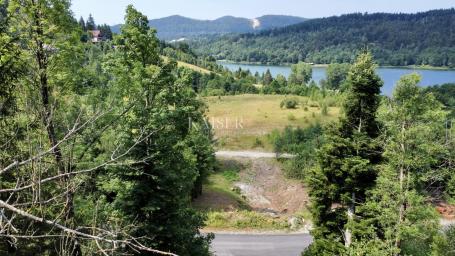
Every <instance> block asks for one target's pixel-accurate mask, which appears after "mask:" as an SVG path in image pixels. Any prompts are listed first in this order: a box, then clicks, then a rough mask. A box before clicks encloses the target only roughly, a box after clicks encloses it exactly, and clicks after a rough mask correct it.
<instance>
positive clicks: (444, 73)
mask: <svg viewBox="0 0 455 256" xmlns="http://www.w3.org/2000/svg"><path fill="white" fill-rule="evenodd" d="M218 64H220V65H222V66H224V67H226V68H228V69H229V70H231V71H236V70H238V69H239V68H242V69H244V70H246V69H249V70H250V71H251V73H252V74H254V73H256V72H259V74H262V73H265V72H266V71H267V69H270V73H272V75H273V76H274V77H276V76H277V75H278V74H281V75H284V76H285V77H286V78H287V77H289V75H290V74H291V67H290V66H268V65H253V64H240V63H230V62H222V61H219V62H218ZM377 72H378V74H379V76H380V77H381V79H382V80H383V81H384V86H383V87H382V93H383V94H385V95H391V94H392V91H393V87H394V86H395V84H396V82H397V81H398V80H399V79H400V77H401V76H403V75H406V74H410V73H413V72H417V73H419V74H420V75H421V76H422V81H421V82H420V85H421V86H430V85H436V84H444V83H455V70H430V69H411V68H396V67H393V68H384V67H380V68H378V70H377ZM325 77H326V67H313V80H314V81H316V82H317V83H319V81H321V80H322V79H325Z"/></svg>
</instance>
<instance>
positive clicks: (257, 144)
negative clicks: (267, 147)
mask: <svg viewBox="0 0 455 256" xmlns="http://www.w3.org/2000/svg"><path fill="white" fill-rule="evenodd" d="M263 146H264V143H262V140H261V139H259V138H256V139H255V140H254V145H253V148H260V147H263Z"/></svg>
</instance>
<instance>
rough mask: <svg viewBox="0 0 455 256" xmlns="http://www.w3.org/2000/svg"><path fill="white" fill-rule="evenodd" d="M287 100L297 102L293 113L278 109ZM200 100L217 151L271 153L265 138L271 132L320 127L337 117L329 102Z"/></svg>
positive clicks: (243, 97)
mask: <svg viewBox="0 0 455 256" xmlns="http://www.w3.org/2000/svg"><path fill="white" fill-rule="evenodd" d="M288 98H292V99H296V100H297V101H298V102H299V105H298V106H297V108H296V109H286V108H280V103H281V102H282V101H283V100H285V99H288ZM204 99H205V102H206V103H207V105H208V107H209V110H208V113H207V115H208V121H209V122H210V123H211V124H212V127H213V129H214V133H215V137H216V138H217V140H218V145H217V147H218V149H228V150H248V149H259V150H271V149H272V148H273V146H272V144H271V142H270V140H269V139H268V138H267V134H269V133H270V132H272V131H273V130H282V129H284V128H285V127H286V126H295V127H297V126H299V127H302V128H304V127H308V126H310V125H312V124H316V123H322V124H323V123H327V122H331V121H334V120H336V119H337V118H338V116H339V114H340V109H339V107H337V106H334V103H332V102H330V104H328V103H327V102H329V101H331V99H330V98H326V99H324V100H321V102H318V101H314V100H311V99H310V98H309V97H301V96H286V95H260V94H245V95H235V96H221V97H205V98H204ZM323 105H327V113H322V106H323ZM258 141H260V142H261V143H257V142H258Z"/></svg>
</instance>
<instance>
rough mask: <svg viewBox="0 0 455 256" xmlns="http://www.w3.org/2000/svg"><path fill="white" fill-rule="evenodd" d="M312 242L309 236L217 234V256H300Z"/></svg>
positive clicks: (214, 248) (215, 243)
mask: <svg viewBox="0 0 455 256" xmlns="http://www.w3.org/2000/svg"><path fill="white" fill-rule="evenodd" d="M311 242H312V238H311V236H310V235H309V234H292V235H256V234H254V235H253V234H248V235H246V234H215V240H214V241H213V242H212V251H213V252H214V253H215V255H216V256H300V253H301V252H302V251H303V250H304V249H305V248H306V247H307V246H308V245H310V244H311Z"/></svg>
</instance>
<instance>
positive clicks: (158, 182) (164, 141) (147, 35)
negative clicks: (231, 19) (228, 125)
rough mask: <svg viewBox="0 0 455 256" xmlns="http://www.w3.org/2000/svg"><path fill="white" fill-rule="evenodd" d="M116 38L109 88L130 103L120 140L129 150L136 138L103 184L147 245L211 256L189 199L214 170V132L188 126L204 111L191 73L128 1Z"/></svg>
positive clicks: (112, 202)
mask: <svg viewBox="0 0 455 256" xmlns="http://www.w3.org/2000/svg"><path fill="white" fill-rule="evenodd" d="M115 41H116V46H117V49H118V50H117V51H116V52H115V54H114V55H113V56H112V59H111V60H109V62H108V63H107V67H108V68H109V70H111V71H112V73H113V74H114V79H113V80H112V85H111V86H112V87H113V91H114V92H115V93H116V96H115V97H116V98H120V99H125V103H124V104H125V106H124V107H125V108H126V107H127V106H129V105H130V104H131V103H133V105H132V106H131V109H130V114H129V115H128V118H127V119H126V120H124V122H123V123H122V124H120V127H119V128H118V129H119V131H122V132H120V133H118V135H117V136H118V137H117V138H118V139H119V140H120V141H121V142H122V143H121V145H124V147H125V148H124V149H127V148H130V147H132V146H133V145H134V144H137V146H135V149H134V150H132V151H131V154H129V161H131V162H133V163H136V164H134V165H133V166H131V167H129V168H128V167H124V168H121V167H120V168H112V169H110V170H109V171H107V172H106V173H105V174H104V175H102V176H101V177H100V178H99V189H100V190H101V191H102V193H103V194H104V195H110V196H109V198H110V199H109V200H107V201H106V203H107V207H109V208H112V209H113V212H111V214H113V215H115V213H116V212H117V211H118V212H120V213H121V216H122V220H123V221H125V222H126V223H130V224H131V225H133V226H134V227H135V228H134V230H133V234H134V236H136V237H142V238H143V239H141V242H142V243H143V244H144V245H147V246H150V247H152V248H157V249H160V250H164V251H172V252H174V253H177V254H179V255H208V248H209V241H210V239H211V237H210V236H203V235H201V234H200V233H199V229H200V228H201V226H202V225H203V220H204V219H203V216H201V215H200V214H198V213H197V212H196V211H195V210H193V209H192V208H191V207H190V200H191V196H192V195H193V196H195V195H197V194H199V193H200V183H201V179H203V178H204V175H205V174H206V173H207V172H209V171H210V169H211V168H212V165H213V151H212V149H211V141H210V137H209V136H206V135H204V134H202V133H200V132H202V131H199V132H198V131H195V130H193V129H192V127H190V126H189V124H188V123H189V120H191V121H192V122H197V123H202V122H203V113H204V109H205V108H204V105H203V103H202V102H200V101H199V100H198V99H197V98H196V95H195V92H194V91H193V90H192V88H191V80H190V79H191V77H192V76H191V75H190V74H185V73H184V74H183V75H182V76H181V77H176V75H175V74H176V72H175V71H176V70H177V67H176V63H175V62H169V63H167V62H163V61H161V59H160V57H159V51H158V50H159V49H158V40H157V38H156V36H155V31H154V30H153V29H151V28H149V27H148V21H147V17H146V16H144V15H142V14H141V13H140V12H138V11H137V10H136V9H134V7H133V6H131V5H130V6H128V7H127V10H126V16H125V25H124V26H123V27H122V30H121V34H120V35H119V36H118V37H117V38H116V39H115ZM130 102H131V103H130ZM143 136H145V137H143ZM141 137H143V139H139V138H141ZM104 143H107V144H105V147H109V141H105V142H104ZM198 160H199V161H200V162H198ZM195 184H196V185H195ZM104 200H105V199H104Z"/></svg>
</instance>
